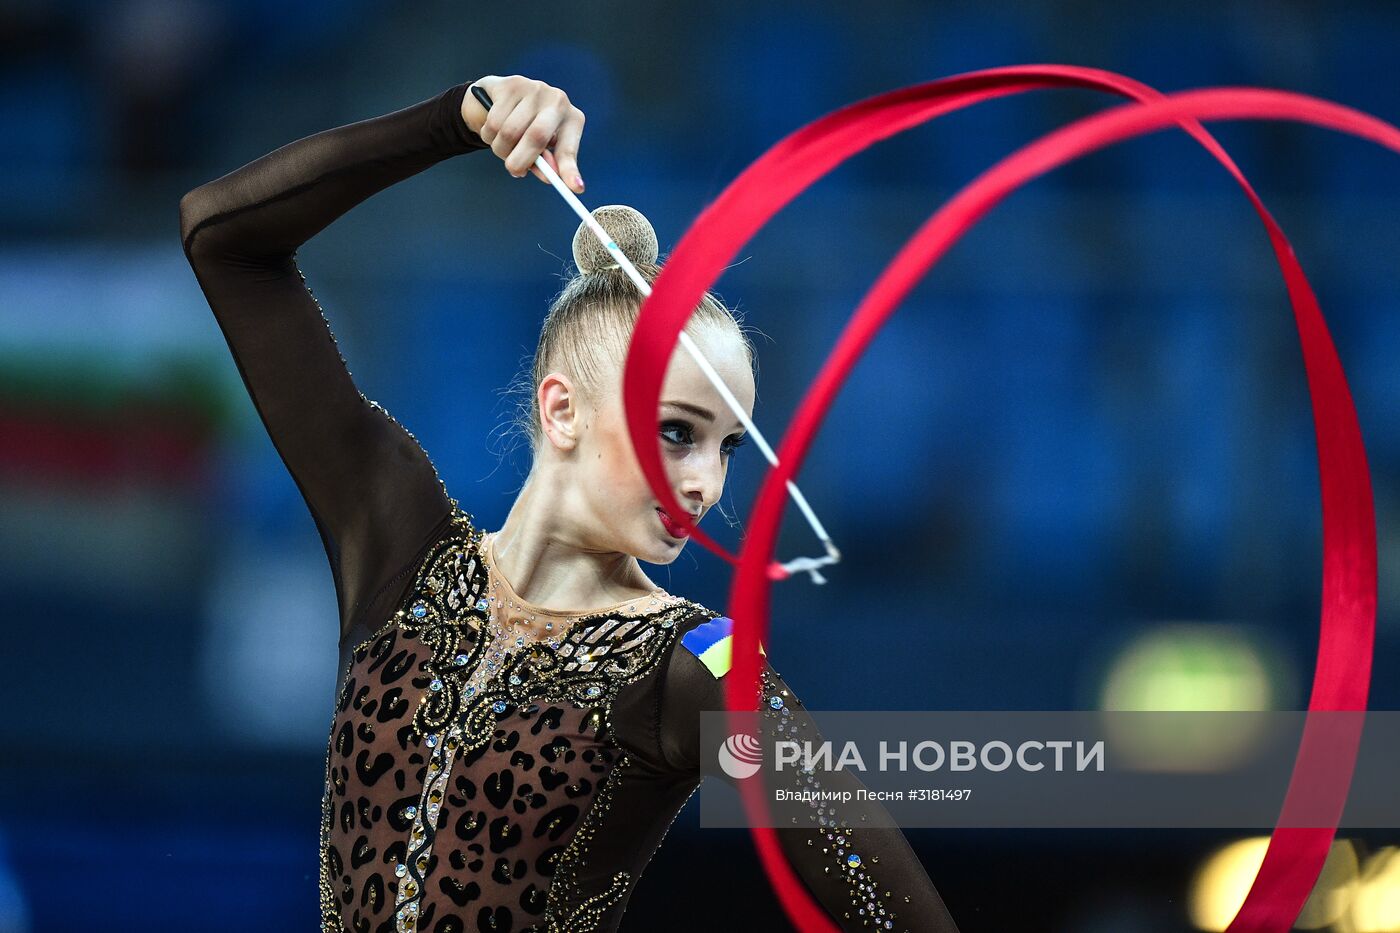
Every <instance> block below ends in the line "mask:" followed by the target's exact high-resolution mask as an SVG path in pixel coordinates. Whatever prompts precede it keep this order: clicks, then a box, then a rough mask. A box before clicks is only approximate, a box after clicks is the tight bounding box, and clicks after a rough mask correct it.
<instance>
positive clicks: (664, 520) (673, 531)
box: [656, 508, 690, 538]
mask: <svg viewBox="0 0 1400 933" xmlns="http://www.w3.org/2000/svg"><path fill="white" fill-rule="evenodd" d="M656 514H657V515H659V516H661V524H662V525H664V526H666V533H667V534H669V535H670V536H671V537H673V538H688V537H690V532H688V531H686V530H685V529H683V528H680V527H678V526H677V525H675V524H674V523H673V522H672V521H671V516H669V515H667V514H666V512H665V510H664V509H661V508H658V509H657V510H656Z"/></svg>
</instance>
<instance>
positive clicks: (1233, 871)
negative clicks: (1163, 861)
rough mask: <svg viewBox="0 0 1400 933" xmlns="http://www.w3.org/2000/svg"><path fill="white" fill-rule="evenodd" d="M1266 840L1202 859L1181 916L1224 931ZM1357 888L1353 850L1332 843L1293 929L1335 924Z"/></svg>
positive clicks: (1241, 900) (1234, 844)
mask: <svg viewBox="0 0 1400 933" xmlns="http://www.w3.org/2000/svg"><path fill="white" fill-rule="evenodd" d="M1268 845H1269V837H1268V836H1256V837H1253V838H1250V839H1241V840H1240V841H1239V842H1232V843H1230V844H1229V845H1226V846H1223V847H1222V848H1220V849H1217V850H1216V851H1215V852H1213V853H1212V854H1211V855H1210V856H1208V857H1207V858H1206V860H1205V862H1204V864H1202V866H1201V867H1200V868H1199V869H1198V870H1197V872H1196V876H1195V877H1194V878H1193V879H1192V881H1191V886H1190V891H1189V894H1188V895H1187V904H1186V909H1187V914H1188V915H1189V916H1190V918H1191V922H1192V923H1193V924H1195V926H1196V927H1198V928H1199V929H1202V930H1224V929H1225V928H1226V927H1227V926H1229V925H1230V921H1231V920H1233V919H1234V918H1235V914H1237V913H1239V910H1240V905H1242V904H1243V903H1244V899H1245V895H1247V894H1248V893H1249V888H1250V886H1251V885H1252V884H1253V883H1254V878H1255V876H1256V875H1258V874H1259V866H1260V865H1262V864H1263V863H1264V851H1265V849H1267V848H1268ZM1357 888H1358V871H1357V860H1356V849H1355V847H1354V846H1352V844H1351V841H1350V840H1348V839H1339V840H1337V841H1335V842H1333V843H1332V850H1331V851H1330V852H1328V853H1327V861H1326V862H1325V863H1324V864H1323V866H1322V871H1321V873H1319V875H1318V878H1317V884H1316V885H1315V886H1314V887H1313V892H1312V894H1311V895H1309V897H1308V900H1307V903H1305V904H1304V905H1303V909H1302V911H1301V912H1300V913H1299V915H1298V920H1297V922H1296V923H1295V924H1294V926H1293V928H1294V929H1297V930H1320V929H1323V928H1325V927H1327V926H1328V925H1329V924H1331V923H1333V922H1335V921H1337V920H1338V919H1339V918H1340V917H1341V916H1342V914H1343V913H1344V912H1345V911H1346V909H1347V907H1348V905H1349V904H1350V903H1351V902H1352V899H1353V897H1354V896H1355V894H1356V892H1357Z"/></svg>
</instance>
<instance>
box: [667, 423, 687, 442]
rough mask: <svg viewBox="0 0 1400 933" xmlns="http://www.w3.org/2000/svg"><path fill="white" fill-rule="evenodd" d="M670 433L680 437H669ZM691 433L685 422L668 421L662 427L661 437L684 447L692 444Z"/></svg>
mask: <svg viewBox="0 0 1400 933" xmlns="http://www.w3.org/2000/svg"><path fill="white" fill-rule="evenodd" d="M668 431H669V432H675V433H677V434H679V435H680V437H679V438H676V437H669V436H667V432H668ZM690 432H691V427H690V425H688V424H686V423H685V422H684V421H667V422H664V423H663V424H662V425H661V436H662V437H664V438H666V440H668V441H670V442H671V443H672V444H676V445H680V446H684V445H686V444H689V443H691V438H690Z"/></svg>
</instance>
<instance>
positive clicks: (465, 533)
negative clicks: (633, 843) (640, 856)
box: [392, 512, 698, 933]
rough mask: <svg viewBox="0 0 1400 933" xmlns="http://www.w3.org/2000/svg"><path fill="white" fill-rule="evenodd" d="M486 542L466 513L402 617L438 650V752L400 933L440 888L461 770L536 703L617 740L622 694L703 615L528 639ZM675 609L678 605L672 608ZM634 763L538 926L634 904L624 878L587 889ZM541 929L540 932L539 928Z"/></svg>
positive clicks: (584, 832)
mask: <svg viewBox="0 0 1400 933" xmlns="http://www.w3.org/2000/svg"><path fill="white" fill-rule="evenodd" d="M482 538H483V535H482V534H481V532H479V531H477V530H476V529H475V528H473V527H472V524H471V519H470V516H469V515H467V514H466V513H461V512H459V514H457V515H456V516H454V527H453V528H452V529H450V531H449V533H448V534H447V535H446V536H445V537H444V538H443V539H442V540H441V541H440V542H439V543H438V544H437V545H435V546H434V548H433V549H432V550H431V552H430V553H429V555H428V556H427V557H426V558H425V559H424V561H423V564H422V567H421V569H420V571H419V573H418V575H417V577H416V578H415V581H414V584H413V586H412V587H411V589H410V592H409V593H408V595H407V596H406V597H405V600H404V606H405V607H406V608H405V609H401V610H400V611H399V612H398V613H397V614H396V615H395V617H394V619H393V620H392V622H393V624H396V625H397V626H399V628H400V630H401V631H402V634H403V635H404V637H405V638H409V639H414V640H416V641H417V643H419V644H421V645H422V646H424V647H426V648H428V649H429V651H430V652H431V654H430V656H429V657H428V658H427V659H425V660H423V661H422V662H421V663H420V665H419V669H420V671H421V678H422V679H421V680H419V681H417V683H418V684H419V686H420V689H421V688H423V687H426V689H424V690H423V692H422V696H421V699H420V700H419V705H418V707H417V709H416V711H415V713H414V716H413V730H412V731H413V735H414V737H416V738H417V740H418V741H419V742H420V743H421V746H422V747H423V748H425V749H427V750H429V751H430V752H431V754H430V755H429V757H428V761H427V765H426V768H425V771H424V774H425V777H424V782H423V787H422V791H421V794H420V795H419V798H418V803H417V805H416V806H414V807H409V808H407V809H405V811H404V813H405V815H406V816H409V817H410V819H411V826H410V829H409V832H408V838H407V840H406V848H405V856H404V858H403V860H402V861H401V862H399V863H398V864H397V865H395V866H394V875H395V877H396V878H397V883H396V887H397V890H396V892H395V900H394V919H395V924H396V926H397V929H398V930H400V931H405V933H406V931H411V930H414V929H416V924H417V922H418V918H419V915H420V913H421V912H422V910H423V907H422V899H423V896H424V893H425V891H426V890H427V888H428V886H429V883H430V881H431V872H432V871H433V868H432V866H433V865H434V864H437V863H438V862H437V861H436V860H435V859H434V857H433V843H434V837H435V835H436V834H437V831H438V824H439V822H440V816H441V811H442V807H443V805H444V801H445V800H446V797H447V794H448V792H449V788H450V787H451V781H452V775H453V773H454V765H455V764H456V763H457V762H459V761H461V760H462V759H463V758H464V757H465V756H467V755H469V754H471V753H472V752H474V751H476V750H478V749H481V748H483V747H484V746H485V745H486V744H487V743H488V742H489V741H490V740H491V738H492V736H493V735H494V734H496V731H497V727H498V724H499V723H500V722H501V721H502V719H503V718H504V717H509V716H512V715H515V714H516V711H518V710H521V709H522V708H525V707H528V706H530V705H531V704H532V703H535V702H536V701H543V702H550V703H563V704H569V705H571V706H574V707H577V708H581V709H591V710H592V712H590V713H589V714H588V716H587V717H586V722H588V723H590V724H592V725H593V727H594V728H595V729H596V730H597V732H598V735H599V736H600V737H601V736H604V735H610V734H611V732H612V722H611V709H612V704H613V701H614V700H615V698H616V696H617V693H618V691H619V689H621V688H622V687H623V686H625V685H627V684H629V683H632V682H634V681H636V680H637V679H639V678H640V677H642V676H643V675H644V674H646V673H647V672H648V671H650V670H652V669H654V668H655V667H656V665H657V664H658V663H659V662H660V660H661V658H662V657H663V656H664V654H665V652H666V651H667V650H668V649H669V647H670V646H671V645H672V644H673V643H674V640H675V635H676V631H677V629H676V624H677V622H678V621H680V620H682V619H684V618H686V617H688V616H689V615H691V614H692V613H693V612H694V611H695V610H696V609H697V608H698V607H697V606H696V604H694V603H692V602H690V601H689V600H685V599H681V598H679V597H669V598H668V600H666V601H664V602H661V603H660V604H661V605H662V606H663V607H664V608H663V609H662V610H660V611H659V612H658V611H652V612H648V613H646V614H644V615H640V616H635V617H633V616H627V615H620V614H614V613H609V612H601V613H596V614H592V615H585V616H581V617H578V619H577V621H576V622H575V623H574V624H573V625H572V626H571V627H570V628H569V629H568V631H567V632H565V633H563V634H558V633H554V632H551V633H550V635H549V637H548V638H547V639H540V640H534V639H529V638H524V637H522V636H521V635H519V634H518V633H517V632H516V631H515V630H514V629H513V628H511V627H509V626H504V625H501V624H500V623H499V622H498V621H497V620H496V619H494V618H492V616H491V614H490V612H489V609H490V601H489V600H488V599H486V598H485V597H484V596H483V595H482V594H484V593H486V592H487V591H488V589H489V587H490V582H491V581H490V580H489V572H488V567H487V564H486V562H485V561H484V559H483V555H482V553H481V542H482ZM666 603H671V605H669V607H666ZM626 761H628V759H627V758H626V756H625V755H623V756H622V757H621V758H620V759H619V761H618V762H617V763H616V764H615V765H614V766H613V769H612V770H610V771H609V772H608V777H607V779H606V780H604V781H603V782H602V783H601V785H600V787H599V788H598V792H597V795H596V797H595V798H594V800H593V802H592V804H591V805H590V806H589V807H588V808H587V810H586V813H585V815H584V818H583V822H582V824H581V825H580V826H579V827H578V829H577V830H576V831H575V834H574V835H573V837H572V838H571V839H570V841H569V843H568V845H567V847H566V849H565V851H564V854H563V857H562V858H561V859H560V864H559V865H557V866H556V874H555V875H554V878H553V880H552V881H551V883H550V884H549V888H548V893H547V895H546V898H547V907H546V910H545V914H544V916H543V917H542V918H541V921H542V924H543V925H542V926H541V927H537V928H538V929H543V930H546V931H549V933H575V931H587V930H589V929H593V928H595V927H596V925H597V924H598V922H599V921H600V920H601V918H602V917H603V916H604V915H605V913H606V912H607V910H609V909H610V908H611V907H612V906H614V905H615V904H616V903H618V901H619V900H620V899H621V898H622V897H623V896H624V895H625V893H626V891H627V890H628V889H629V887H630V885H631V883H632V881H633V878H632V876H631V875H630V874H629V873H627V872H616V873H614V875H613V876H612V877H611V878H610V880H609V881H608V883H607V885H606V886H605V887H604V889H603V890H589V891H584V890H582V888H581V887H580V881H579V880H578V879H579V878H581V877H582V869H583V865H584V863H585V861H586V857H587V853H588V850H589V844H590V842H591V841H592V839H593V837H594V835H595V834H596V832H597V827H598V825H599V823H600V821H601V820H602V819H603V818H604V816H605V815H606V813H607V811H608V805H609V801H610V790H611V788H613V787H615V786H616V782H617V781H618V780H620V779H621V774H620V773H619V771H618V769H619V768H622V767H624V766H625V762H626ZM532 929H536V928H532Z"/></svg>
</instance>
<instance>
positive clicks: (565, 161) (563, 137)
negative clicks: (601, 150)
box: [554, 107, 584, 194]
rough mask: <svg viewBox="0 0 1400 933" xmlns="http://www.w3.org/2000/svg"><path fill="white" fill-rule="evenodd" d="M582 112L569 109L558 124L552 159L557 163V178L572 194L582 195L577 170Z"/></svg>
mask: <svg viewBox="0 0 1400 933" xmlns="http://www.w3.org/2000/svg"><path fill="white" fill-rule="evenodd" d="M583 121H584V116H583V111H582V110H579V109H578V108H577V107H571V108H570V112H569V114H568V115H567V116H566V117H565V118H564V121H563V122H562V123H560V124H559V132H558V134H557V136H556V141H555V144H554V157H555V158H556V159H557V160H558V162H559V177H560V178H562V179H564V184H566V185H568V186H569V188H570V189H572V190H573V192H574V194H583V176H582V175H581V174H580V173H579V170H578V147H579V143H580V142H581V141H582V139H583Z"/></svg>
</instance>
